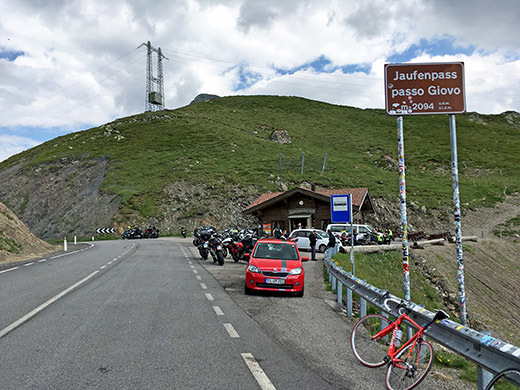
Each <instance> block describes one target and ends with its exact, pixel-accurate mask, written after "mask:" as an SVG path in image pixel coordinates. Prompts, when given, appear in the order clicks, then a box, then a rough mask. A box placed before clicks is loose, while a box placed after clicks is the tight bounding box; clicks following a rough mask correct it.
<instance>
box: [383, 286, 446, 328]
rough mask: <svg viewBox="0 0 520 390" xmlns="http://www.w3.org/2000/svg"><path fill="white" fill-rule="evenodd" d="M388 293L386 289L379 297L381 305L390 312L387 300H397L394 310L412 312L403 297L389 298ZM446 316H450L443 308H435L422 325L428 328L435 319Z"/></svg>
mask: <svg viewBox="0 0 520 390" xmlns="http://www.w3.org/2000/svg"><path fill="white" fill-rule="evenodd" d="M389 295H390V293H389V292H388V291H387V292H386V293H385V294H384V295H383V296H382V297H381V300H382V301H383V306H384V307H385V308H386V309H387V310H388V311H389V312H391V311H392V309H391V308H390V306H389V305H388V302H390V301H391V302H397V306H396V310H397V312H398V313H399V315H401V314H403V310H404V312H406V313H410V312H412V309H410V308H409V307H408V301H405V300H404V299H399V300H397V299H394V298H389V297H388V296H389ZM446 318H450V316H449V315H448V314H447V313H446V312H445V311H444V310H437V311H436V312H435V315H434V316H433V318H432V319H431V320H430V321H429V322H428V323H427V324H426V325H425V326H424V328H425V329H427V328H429V327H430V326H431V325H432V324H433V323H434V322H435V321H437V320H439V321H440V320H443V319H446Z"/></svg>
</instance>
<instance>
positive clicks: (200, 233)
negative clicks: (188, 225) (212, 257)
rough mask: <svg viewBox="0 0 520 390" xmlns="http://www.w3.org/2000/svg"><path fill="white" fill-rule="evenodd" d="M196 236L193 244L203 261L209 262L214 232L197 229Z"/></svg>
mask: <svg viewBox="0 0 520 390" xmlns="http://www.w3.org/2000/svg"><path fill="white" fill-rule="evenodd" d="M194 234H195V239H194V240H193V244H194V245H196V246H197V248H198V250H199V254H200V257H201V258H202V260H207V259H208V256H209V254H210V245H209V240H210V239H211V236H212V234H213V230H212V229H205V228H204V227H203V228H201V229H197V230H196V231H195V233H194Z"/></svg>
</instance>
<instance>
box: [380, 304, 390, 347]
mask: <svg viewBox="0 0 520 390" xmlns="http://www.w3.org/2000/svg"><path fill="white" fill-rule="evenodd" d="M381 315H382V316H383V317H385V318H388V316H389V314H388V313H387V312H386V311H383V310H381ZM389 323H390V321H388V322H384V321H383V322H381V324H380V325H379V330H383V329H384V328H385V327H386V326H387V325H388V324H389ZM382 340H383V341H384V342H385V343H386V342H388V336H385V337H383V338H382Z"/></svg>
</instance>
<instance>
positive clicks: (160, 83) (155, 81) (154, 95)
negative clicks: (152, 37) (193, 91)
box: [137, 41, 168, 111]
mask: <svg viewBox="0 0 520 390" xmlns="http://www.w3.org/2000/svg"><path fill="white" fill-rule="evenodd" d="M141 46H146V54H147V55H146V102H145V111H160V110H164V78H163V67H162V59H163V58H165V59H168V58H166V57H165V56H164V55H163V54H162V52H161V48H158V49H156V48H155V47H153V46H152V44H151V43H150V41H148V43H141V44H140V45H139V46H137V48H138V49H139V48H140V47H141ZM152 51H155V52H156V53H157V77H154V75H153V68H152Z"/></svg>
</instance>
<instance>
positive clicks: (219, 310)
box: [213, 306, 224, 316]
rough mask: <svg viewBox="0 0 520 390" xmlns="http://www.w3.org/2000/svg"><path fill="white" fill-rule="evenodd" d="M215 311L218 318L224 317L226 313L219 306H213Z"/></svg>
mask: <svg viewBox="0 0 520 390" xmlns="http://www.w3.org/2000/svg"><path fill="white" fill-rule="evenodd" d="M213 310H215V313H217V315H218V316H223V315H224V312H223V311H222V309H221V308H220V307H218V306H213Z"/></svg>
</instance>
